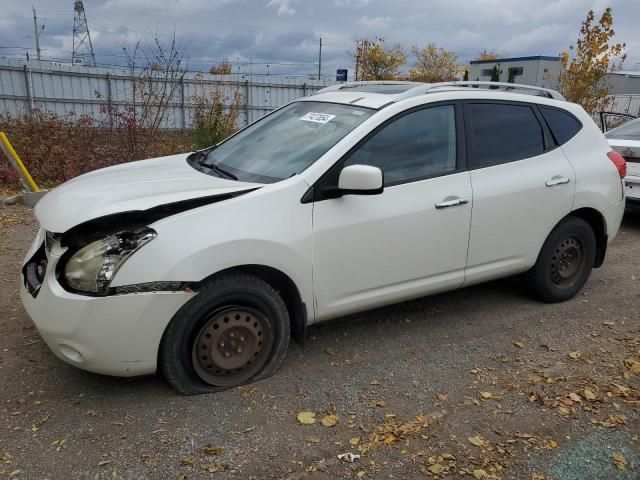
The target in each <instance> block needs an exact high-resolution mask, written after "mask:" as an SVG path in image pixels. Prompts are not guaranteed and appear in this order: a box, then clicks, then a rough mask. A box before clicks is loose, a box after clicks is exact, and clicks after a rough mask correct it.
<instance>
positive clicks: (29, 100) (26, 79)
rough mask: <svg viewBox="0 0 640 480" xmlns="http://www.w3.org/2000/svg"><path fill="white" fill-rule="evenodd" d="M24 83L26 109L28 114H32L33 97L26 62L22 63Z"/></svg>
mask: <svg viewBox="0 0 640 480" xmlns="http://www.w3.org/2000/svg"><path fill="white" fill-rule="evenodd" d="M23 71H24V84H25V86H26V87H27V110H28V111H29V115H33V97H32V96H31V82H30V81H29V70H28V69H27V64H26V63H25V64H24V69H23Z"/></svg>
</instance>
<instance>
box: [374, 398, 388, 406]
mask: <svg viewBox="0 0 640 480" xmlns="http://www.w3.org/2000/svg"><path fill="white" fill-rule="evenodd" d="M386 404H387V402H385V401H384V400H378V401H376V403H375V405H376V407H380V408H384V407H385V405H386Z"/></svg>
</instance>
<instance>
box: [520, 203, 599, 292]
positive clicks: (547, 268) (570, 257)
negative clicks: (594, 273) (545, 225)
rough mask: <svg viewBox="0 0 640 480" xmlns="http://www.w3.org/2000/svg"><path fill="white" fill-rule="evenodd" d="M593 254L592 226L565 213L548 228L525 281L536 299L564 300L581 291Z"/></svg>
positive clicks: (593, 257) (594, 252)
mask: <svg viewBox="0 0 640 480" xmlns="http://www.w3.org/2000/svg"><path fill="white" fill-rule="evenodd" d="M595 256H596V237H595V234H594V233H593V229H592V228H591V226H590V225H589V224H588V223H587V222H586V221H584V220H583V219H581V218H578V217H572V216H569V217H567V218H566V219H564V220H563V221H562V222H560V223H559V224H558V225H556V227H555V228H554V229H553V230H552V231H551V233H550V234H549V236H548V237H547V239H546V241H545V242H544V245H543V246H542V249H541V250H540V254H539V255H538V260H537V261H536V264H535V265H534V267H533V268H532V269H531V270H530V271H529V272H527V274H526V275H525V282H526V283H527V285H528V288H529V289H530V291H531V293H532V294H533V296H534V297H536V298H537V299H538V300H541V301H543V302H547V303H555V302H564V301H565V300H569V299H570V298H573V297H574V296H575V295H576V294H577V293H578V292H579V291H580V290H582V287H584V284H585V283H586V282H587V279H588V278H589V275H590V274H591V270H592V269H593V266H594V263H595Z"/></svg>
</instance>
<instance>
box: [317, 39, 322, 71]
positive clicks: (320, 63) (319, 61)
mask: <svg viewBox="0 0 640 480" xmlns="http://www.w3.org/2000/svg"><path fill="white" fill-rule="evenodd" d="M321 76H322V37H320V50H319V51H318V80H320V77H321Z"/></svg>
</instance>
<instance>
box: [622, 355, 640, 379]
mask: <svg viewBox="0 0 640 480" xmlns="http://www.w3.org/2000/svg"><path fill="white" fill-rule="evenodd" d="M624 364H625V366H626V367H627V368H628V369H629V371H630V372H631V373H633V374H634V375H640V358H638V357H627V358H625V359H624Z"/></svg>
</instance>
